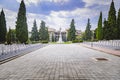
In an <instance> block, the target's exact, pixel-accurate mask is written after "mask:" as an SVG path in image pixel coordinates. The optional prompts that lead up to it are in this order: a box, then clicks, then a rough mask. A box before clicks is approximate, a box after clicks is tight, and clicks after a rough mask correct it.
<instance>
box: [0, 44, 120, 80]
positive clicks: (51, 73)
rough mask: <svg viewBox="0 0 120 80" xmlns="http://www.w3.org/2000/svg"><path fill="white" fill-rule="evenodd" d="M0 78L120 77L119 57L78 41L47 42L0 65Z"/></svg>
mask: <svg viewBox="0 0 120 80" xmlns="http://www.w3.org/2000/svg"><path fill="white" fill-rule="evenodd" d="M96 58H105V59H107V60H96ZM0 80H120V57H118V56H114V55H110V54H106V53H104V52H101V51H97V50H93V49H90V48H86V47H83V46H80V45H78V44H54V45H48V46H46V47H44V48H41V49H39V50H36V51H33V52H31V53H29V54H26V55H24V56H21V57H19V58H17V59H14V60H12V61H9V62H7V63H4V64H2V65H0Z"/></svg>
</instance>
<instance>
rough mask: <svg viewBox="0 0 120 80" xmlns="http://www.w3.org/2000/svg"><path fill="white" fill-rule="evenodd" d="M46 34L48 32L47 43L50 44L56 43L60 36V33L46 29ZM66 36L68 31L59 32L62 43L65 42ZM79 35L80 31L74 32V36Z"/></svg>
mask: <svg viewBox="0 0 120 80" xmlns="http://www.w3.org/2000/svg"><path fill="white" fill-rule="evenodd" d="M48 32H49V41H50V42H52V41H54V42H56V41H58V39H59V35H60V31H57V30H56V29H53V28H48ZM67 34H68V29H66V30H65V31H62V32H61V35H62V40H63V41H64V42H65V41H67ZM81 34H82V32H81V30H76V36H78V35H81Z"/></svg>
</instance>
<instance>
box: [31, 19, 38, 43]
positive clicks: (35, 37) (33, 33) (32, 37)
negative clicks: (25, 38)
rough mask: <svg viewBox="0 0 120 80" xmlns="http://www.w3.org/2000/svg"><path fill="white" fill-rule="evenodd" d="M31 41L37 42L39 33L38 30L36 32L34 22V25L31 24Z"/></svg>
mask: <svg viewBox="0 0 120 80" xmlns="http://www.w3.org/2000/svg"><path fill="white" fill-rule="evenodd" d="M31 40H32V41H38V40H39V33H38V30H37V24H36V20H34V23H33V27H32V35H31Z"/></svg>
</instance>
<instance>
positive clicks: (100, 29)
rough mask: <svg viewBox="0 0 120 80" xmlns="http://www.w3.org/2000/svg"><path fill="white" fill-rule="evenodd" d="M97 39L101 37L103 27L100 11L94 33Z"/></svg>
mask: <svg viewBox="0 0 120 80" xmlns="http://www.w3.org/2000/svg"><path fill="white" fill-rule="evenodd" d="M96 37H97V40H102V39H103V29H102V12H100V16H99V20H98V28H97V34H96Z"/></svg>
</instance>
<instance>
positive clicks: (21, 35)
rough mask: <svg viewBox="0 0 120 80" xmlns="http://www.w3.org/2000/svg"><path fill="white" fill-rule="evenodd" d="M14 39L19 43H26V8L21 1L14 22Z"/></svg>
mask: <svg viewBox="0 0 120 80" xmlns="http://www.w3.org/2000/svg"><path fill="white" fill-rule="evenodd" d="M16 37H17V39H18V40H19V41H20V42H21V43H26V41H27V40H28V28H27V18H26V7H25V4H24V1H23V0H22V1H21V3H20V8H19V12H18V17H17V22H16Z"/></svg>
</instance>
